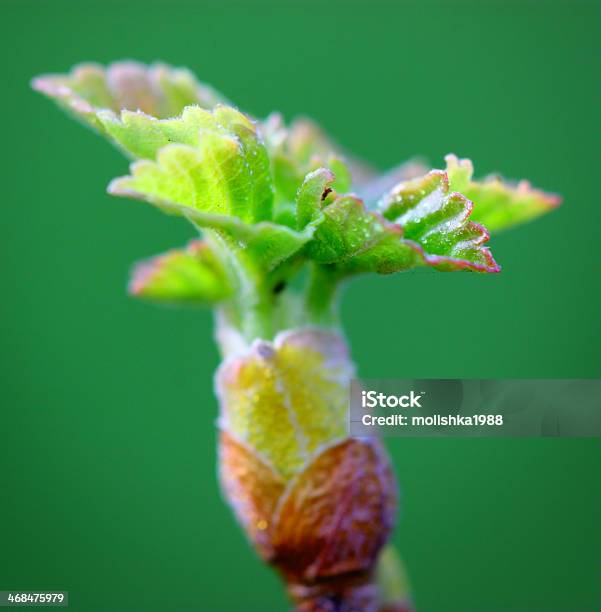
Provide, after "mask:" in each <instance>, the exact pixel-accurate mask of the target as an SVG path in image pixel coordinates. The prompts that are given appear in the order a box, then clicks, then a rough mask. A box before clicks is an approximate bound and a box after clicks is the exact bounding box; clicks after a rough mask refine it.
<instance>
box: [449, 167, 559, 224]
mask: <svg viewBox="0 0 601 612" xmlns="http://www.w3.org/2000/svg"><path fill="white" fill-rule="evenodd" d="M445 160H446V162H447V172H448V176H449V182H450V186H451V189H453V190H456V191H460V192H461V193H463V194H465V196H466V197H467V198H469V199H470V200H472V201H473V202H474V211H473V213H472V219H473V220H474V221H477V222H478V223H482V224H483V225H484V226H486V227H487V228H488V230H489V231H491V232H492V231H499V230H503V229H506V228H508V227H511V226H513V225H517V224H519V223H524V222H526V221H529V220H531V219H534V218H536V217H538V216H540V215H542V214H544V213H546V212H549V211H550V210H552V209H554V208H556V207H557V206H559V204H560V203H561V198H560V197H559V196H557V195H554V194H550V193H545V192H544V191H540V190H538V189H534V188H533V187H532V186H531V185H530V183H529V182H528V181H519V182H518V183H509V182H506V181H503V180H502V179H501V178H499V177H498V176H490V177H488V178H485V179H484V180H481V181H476V180H473V179H472V175H473V172H474V169H473V166H472V162H471V161H470V160H469V159H458V158H457V157H456V156H455V155H447V156H446V157H445Z"/></svg>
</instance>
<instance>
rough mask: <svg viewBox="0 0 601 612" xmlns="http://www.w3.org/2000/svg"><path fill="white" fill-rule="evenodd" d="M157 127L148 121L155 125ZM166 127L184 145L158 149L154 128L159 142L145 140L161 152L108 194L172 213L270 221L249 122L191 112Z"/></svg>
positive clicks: (260, 153)
mask: <svg viewBox="0 0 601 612" xmlns="http://www.w3.org/2000/svg"><path fill="white" fill-rule="evenodd" d="M178 121H179V123H178ZM159 123H160V122H157V121H154V122H153V121H150V124H151V125H153V126H156V125H158V124H159ZM167 123H168V124H169V125H168V126H167V129H168V131H169V132H168V133H170V134H171V136H170V138H172V139H175V138H176V135H177V137H180V138H181V140H182V144H179V143H178V144H168V145H166V146H161V145H162V144H163V143H162V142H161V138H165V135H166V134H167V132H166V131H165V129H164V127H159V128H157V132H156V134H157V137H156V138H155V139H154V140H152V139H149V140H148V141H147V142H148V143H152V146H154V145H158V146H160V147H161V148H158V149H157V150H155V151H153V152H152V153H153V155H156V161H151V160H149V159H145V160H141V161H138V162H135V163H134V164H132V166H131V173H132V174H131V176H128V177H122V178H120V179H116V180H115V181H113V182H112V183H111V185H110V187H109V191H110V192H111V193H115V194H117V195H129V196H132V197H137V198H139V199H144V200H146V201H148V202H150V203H153V204H155V205H157V206H159V207H162V208H164V209H166V210H168V211H171V212H176V213H177V212H178V206H180V207H184V208H189V209H193V210H196V211H199V212H203V213H207V214H213V215H226V216H235V217H238V218H239V219H241V220H242V221H244V222H247V223H256V222H259V221H263V220H268V219H271V210H272V203H273V191H272V186H271V180H270V174H269V160H268V159H267V153H266V151H265V148H264V146H263V145H262V143H261V141H260V140H259V138H258V136H257V134H256V131H254V126H253V124H252V123H251V122H250V120H248V119H247V118H246V117H244V115H242V114H241V113H239V112H238V111H236V110H234V109H231V108H227V107H217V108H216V109H215V110H214V112H213V113H207V112H206V111H203V110H202V109H189V112H187V113H185V114H184V115H182V118H181V120H174V121H172V122H167ZM123 125H126V124H123ZM127 125H128V126H132V125H133V124H131V123H128V124H127ZM163 125H165V124H163ZM200 125H202V127H200V128H199V126H200ZM174 126H177V127H175V128H174ZM192 126H194V127H192ZM195 128H196V129H195ZM127 129H129V128H127ZM131 131H133V132H135V131H136V130H135V127H133V128H132V130H131ZM128 142H132V141H131V140H128ZM148 146H149V147H150V146H151V144H148ZM149 152H150V151H149ZM164 203H171V204H172V205H176V206H175V207H174V206H164V205H163V204H164Z"/></svg>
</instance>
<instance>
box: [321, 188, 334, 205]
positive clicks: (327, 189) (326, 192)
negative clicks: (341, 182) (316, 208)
mask: <svg viewBox="0 0 601 612" xmlns="http://www.w3.org/2000/svg"><path fill="white" fill-rule="evenodd" d="M331 193H332V189H331V188H330V187H326V188H325V189H324V190H323V193H322V194H321V201H322V202H323V201H324V200H325V199H326V198H327V197H328V196H329V195H330V194H331Z"/></svg>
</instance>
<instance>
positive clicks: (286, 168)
mask: <svg viewBox="0 0 601 612" xmlns="http://www.w3.org/2000/svg"><path fill="white" fill-rule="evenodd" d="M260 129H261V132H262V133H263V135H264V137H265V144H266V146H267V149H268V151H269V155H270V158H271V162H272V174H273V179H274V186H275V190H276V204H278V205H279V204H280V203H281V202H284V203H287V202H292V201H294V199H295V196H296V193H297V191H298V190H299V188H300V186H301V185H302V183H303V180H304V178H305V176H306V175H307V174H308V173H309V172H312V171H314V170H316V169H318V168H320V167H326V168H329V169H330V170H332V171H333V172H334V174H335V176H336V179H335V181H334V184H333V185H332V187H333V188H334V189H336V190H337V191H339V192H342V193H344V192H346V191H349V190H350V188H351V174H352V175H353V177H355V175H359V174H361V173H362V168H363V166H364V164H362V163H361V162H357V161H356V160H353V159H352V158H350V157H349V156H348V155H345V154H343V153H342V151H341V150H340V147H338V145H336V144H335V143H333V142H332V141H331V140H330V139H329V138H328V137H327V136H326V134H325V133H324V132H323V131H322V130H321V128H319V126H318V125H317V124H316V123H314V122H313V121H311V120H309V119H306V118H300V119H296V120H295V121H293V122H292V123H291V125H290V126H289V127H286V126H285V125H284V123H283V120H282V118H281V116H280V115H279V114H272V115H270V116H269V117H268V118H267V119H266V120H265V121H264V122H262V123H261V124H260Z"/></svg>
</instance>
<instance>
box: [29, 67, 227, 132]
mask: <svg viewBox="0 0 601 612" xmlns="http://www.w3.org/2000/svg"><path fill="white" fill-rule="evenodd" d="M32 85H33V87H34V89H36V90H37V91H39V92H41V93H43V94H45V95H47V96H48V97H50V98H53V99H54V100H56V102H57V103H58V104H59V105H60V106H61V107H63V108H64V109H66V110H67V111H68V112H70V113H72V114H74V115H75V116H76V117H78V118H79V119H81V120H82V121H83V122H84V123H87V124H88V125H90V126H91V127H93V128H94V129H96V130H98V131H99V132H100V133H102V134H106V130H105V127H104V125H103V121H102V120H101V119H100V118H99V117H98V113H99V112H100V111H101V110H110V111H113V112H116V113H117V112H119V111H121V110H130V111H142V112H143V113H146V114H148V115H152V116H154V117H158V118H167V117H175V116H176V115H179V114H180V113H181V112H182V110H183V109H184V108H185V107H186V106H190V105H198V106H200V107H202V108H212V107H213V106H215V105H216V104H218V103H219V102H227V100H226V99H225V98H224V97H223V96H222V95H221V94H220V93H218V92H217V91H215V90H214V89H213V88H212V87H210V86H209V85H206V84H204V83H200V82H199V81H198V80H197V79H196V77H195V76H194V75H193V74H192V73H191V72H190V71H188V70H186V69H184V68H172V67H170V66H167V65H165V64H152V65H150V66H145V65H144V64H140V63H138V62H132V61H126V62H115V63H113V64H110V65H109V66H107V67H106V68H104V67H103V66H100V65H98V64H79V65H78V66H75V67H74V68H73V69H72V70H71V72H70V73H69V74H48V75H43V76H40V77H37V78H36V79H34V80H33V82H32Z"/></svg>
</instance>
